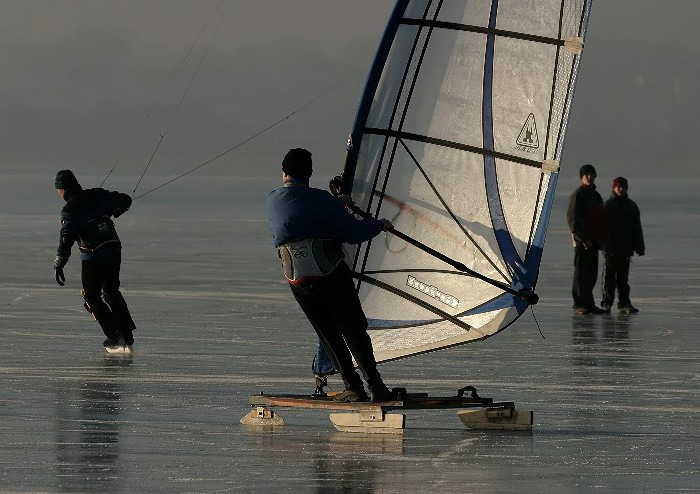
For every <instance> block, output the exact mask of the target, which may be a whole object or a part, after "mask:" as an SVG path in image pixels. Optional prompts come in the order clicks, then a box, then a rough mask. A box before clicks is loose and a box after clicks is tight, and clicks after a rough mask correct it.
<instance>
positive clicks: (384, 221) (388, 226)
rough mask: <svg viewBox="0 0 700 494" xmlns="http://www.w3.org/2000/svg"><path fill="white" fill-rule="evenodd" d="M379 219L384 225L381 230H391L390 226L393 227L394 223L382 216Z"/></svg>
mask: <svg viewBox="0 0 700 494" xmlns="http://www.w3.org/2000/svg"><path fill="white" fill-rule="evenodd" d="M379 221H381V222H382V224H383V225H384V227H383V228H382V230H384V231H385V232H386V231H389V230H391V229H392V228H394V225H392V224H391V221H389V220H388V219H386V218H382V219H380V220H379Z"/></svg>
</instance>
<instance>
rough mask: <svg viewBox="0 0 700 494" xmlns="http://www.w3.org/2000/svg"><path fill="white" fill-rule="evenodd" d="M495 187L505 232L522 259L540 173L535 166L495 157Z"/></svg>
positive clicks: (528, 236) (529, 232) (530, 233)
mask: <svg viewBox="0 0 700 494" xmlns="http://www.w3.org/2000/svg"><path fill="white" fill-rule="evenodd" d="M496 174H497V177H498V191H499V196H500V199H501V207H502V208H503V215H504V217H505V221H506V224H507V225H508V232H509V233H510V237H511V239H512V241H513V245H514V246H515V249H516V251H517V252H518V255H519V256H520V259H525V256H526V254H527V250H528V248H529V242H530V238H531V235H532V228H533V219H534V218H535V214H536V208H537V207H538V205H539V204H538V202H539V201H538V193H539V189H540V181H541V178H542V173H541V171H540V170H539V169H537V168H532V167H525V166H522V165H520V164H518V163H513V162H509V161H505V160H496Z"/></svg>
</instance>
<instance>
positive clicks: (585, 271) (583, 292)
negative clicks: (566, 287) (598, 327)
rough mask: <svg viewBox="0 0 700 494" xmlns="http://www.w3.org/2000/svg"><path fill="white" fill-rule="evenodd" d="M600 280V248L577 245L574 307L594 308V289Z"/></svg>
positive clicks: (572, 289) (573, 289)
mask: <svg viewBox="0 0 700 494" xmlns="http://www.w3.org/2000/svg"><path fill="white" fill-rule="evenodd" d="M597 280H598V248H597V247H589V248H588V249H586V248H585V247H584V246H583V244H580V243H579V244H577V245H576V247H575V250H574V281H573V284H572V287H571V295H572V296H573V298H574V307H587V308H590V307H593V306H594V305H595V301H594V300H593V287H595V283H596V281H597Z"/></svg>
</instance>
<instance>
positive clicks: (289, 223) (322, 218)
mask: <svg viewBox="0 0 700 494" xmlns="http://www.w3.org/2000/svg"><path fill="white" fill-rule="evenodd" d="M267 222H268V227H269V228H270V231H271V232H272V243H273V244H274V245H275V247H279V246H280V245H282V244H284V243H287V242H294V241H299V240H304V239H307V238H318V239H335V240H339V241H341V242H346V243H349V244H358V243H360V242H364V241H366V240H369V239H371V238H373V237H375V236H376V235H378V234H379V233H380V232H381V231H382V227H383V226H384V225H383V224H382V222H381V221H379V220H375V219H372V218H369V219H363V220H358V219H356V218H355V217H354V216H352V215H351V214H349V213H348V211H347V209H345V207H344V206H343V205H342V204H341V203H340V201H339V200H338V198H336V197H334V196H333V195H332V194H331V193H330V192H328V191H325V190H321V189H315V188H312V187H309V186H308V180H300V179H296V178H295V179H293V180H292V181H289V182H286V183H285V185H284V187H282V188H279V189H276V190H273V191H272V192H270V194H269V195H268V196H267Z"/></svg>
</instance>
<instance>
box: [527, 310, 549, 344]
mask: <svg viewBox="0 0 700 494" xmlns="http://www.w3.org/2000/svg"><path fill="white" fill-rule="evenodd" d="M530 311H531V312H532V318H533V319H534V320H535V324H537V329H538V330H539V332H540V336H541V337H542V339H543V340H546V339H547V338H545V337H544V333H543V332H542V328H541V327H540V322H539V321H538V320H537V318H536V317H535V309H534V307H532V306H530Z"/></svg>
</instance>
